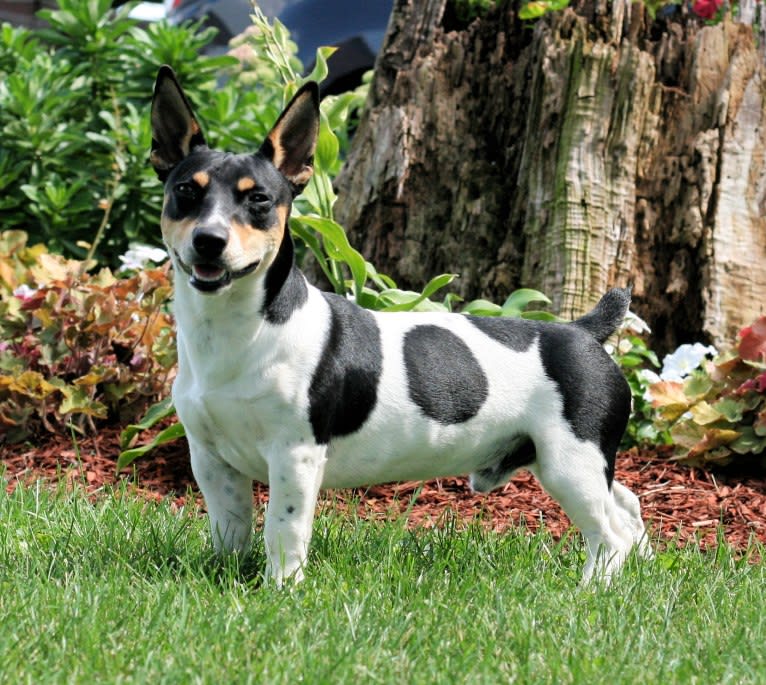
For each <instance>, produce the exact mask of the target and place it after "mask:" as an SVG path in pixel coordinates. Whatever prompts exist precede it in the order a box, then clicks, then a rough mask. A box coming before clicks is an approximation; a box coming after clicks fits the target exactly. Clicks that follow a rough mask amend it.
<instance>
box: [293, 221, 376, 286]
mask: <svg viewBox="0 0 766 685" xmlns="http://www.w3.org/2000/svg"><path fill="white" fill-rule="evenodd" d="M294 220H295V221H299V222H302V223H304V224H306V225H308V226H310V227H311V228H313V229H314V230H315V231H317V233H319V234H320V235H321V236H322V238H323V239H324V241H325V244H326V245H329V246H330V247H331V248H332V249H334V250H336V251H337V256H335V257H334V258H336V259H342V260H343V261H344V262H345V263H346V264H347V265H348V267H349V269H350V270H351V275H352V277H353V279H354V297H355V298H356V299H357V300H358V299H359V298H360V297H361V294H362V288H363V287H364V283H365V281H366V280H367V264H366V262H365V261H364V257H362V255H361V254H359V252H357V251H356V250H355V249H354V248H353V247H351V244H350V243H349V242H348V237H347V236H346V232H345V231H344V230H343V227H342V226H340V224H338V223H336V222H335V221H333V220H332V219H326V218H324V217H321V216H311V215H302V216H298V217H295V219H294Z"/></svg>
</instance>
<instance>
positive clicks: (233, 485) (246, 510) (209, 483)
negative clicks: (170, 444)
mask: <svg viewBox="0 0 766 685" xmlns="http://www.w3.org/2000/svg"><path fill="white" fill-rule="evenodd" d="M189 449H190V452H191V465H192V471H193V472H194V478H195V480H196V481H197V485H199V489H200V490H201V491H202V495H203V496H204V498H205V504H206V505H207V512H208V517H209V519H210V532H211V534H212V537H213V547H214V548H215V551H216V552H219V553H221V552H245V551H247V549H248V547H249V545H250V535H251V532H252V529H253V481H252V480H251V479H250V478H248V477H247V476H243V475H242V474H241V473H240V472H239V471H236V470H235V469H233V468H232V467H231V466H229V465H228V464H227V463H226V462H225V461H223V460H222V459H221V458H220V457H218V456H217V455H215V454H213V453H212V452H211V451H210V450H208V449H207V448H205V447H204V446H202V445H201V444H199V443H197V442H196V441H195V440H193V439H191V438H190V439H189Z"/></svg>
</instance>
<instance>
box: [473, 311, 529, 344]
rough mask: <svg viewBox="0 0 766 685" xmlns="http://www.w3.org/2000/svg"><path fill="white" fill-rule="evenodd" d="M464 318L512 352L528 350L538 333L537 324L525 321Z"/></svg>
mask: <svg viewBox="0 0 766 685" xmlns="http://www.w3.org/2000/svg"><path fill="white" fill-rule="evenodd" d="M466 318H467V319H468V320H469V321H470V322H471V323H472V324H473V325H474V326H476V328H478V329H479V330H480V331H481V332H482V333H484V335H488V336H489V337H490V338H492V339H493V340H496V341H497V342H499V343H501V344H503V345H505V346H506V347H509V348H510V349H512V350H513V351H514V352H524V351H525V350H527V349H529V346H530V345H531V344H532V343H533V342H534V339H535V337H536V336H537V333H538V324H537V323H536V322H535V321H528V320H526V319H511V318H508V317H501V316H497V317H494V316H467V317H466Z"/></svg>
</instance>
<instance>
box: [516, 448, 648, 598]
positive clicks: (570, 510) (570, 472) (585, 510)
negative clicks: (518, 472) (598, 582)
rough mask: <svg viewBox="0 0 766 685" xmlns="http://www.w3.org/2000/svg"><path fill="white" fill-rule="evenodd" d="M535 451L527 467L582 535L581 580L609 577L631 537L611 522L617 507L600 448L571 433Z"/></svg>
mask: <svg viewBox="0 0 766 685" xmlns="http://www.w3.org/2000/svg"><path fill="white" fill-rule="evenodd" d="M537 455H538V459H537V461H536V462H535V463H534V464H532V465H530V466H529V467H528V468H529V470H530V471H531V472H532V473H534V474H535V476H536V477H537V478H538V480H539V481H540V483H541V484H542V486H543V487H544V488H545V490H546V491H547V492H548V493H549V494H550V495H551V497H553V498H554V499H555V500H556V501H557V502H558V503H559V504H560V505H561V507H562V508H563V509H564V511H565V512H566V514H567V516H569V518H570V520H571V521H572V523H574V525H575V526H577V527H578V528H579V529H580V531H581V532H582V534H583V537H584V538H585V544H586V549H587V558H586V562H585V567H584V569H583V576H582V583H583V584H585V583H587V582H588V581H590V580H591V578H593V577H594V576H595V577H597V578H600V579H603V580H605V581H607V582H608V581H609V580H610V579H611V577H612V576H613V575H614V574H615V573H616V572H617V571H618V570H619V569H620V567H621V566H622V564H623V562H624V561H625V558H626V556H627V555H628V552H629V551H630V548H631V547H632V545H633V537H632V535H631V533H630V531H629V530H627V529H626V528H624V526H622V525H619V524H618V525H617V526H615V521H616V520H619V519H620V512H619V511H618V508H617V504H616V502H615V500H614V496H613V493H612V491H611V490H610V488H609V486H608V483H607V478H606V473H605V469H604V467H605V465H606V462H605V460H604V456H603V455H602V453H601V450H600V449H599V448H598V447H596V445H594V444H592V443H589V442H583V441H580V440H577V439H576V438H574V437H571V438H566V439H562V440H560V441H555V443H552V442H550V441H549V442H546V443H541V444H539V445H538V447H537Z"/></svg>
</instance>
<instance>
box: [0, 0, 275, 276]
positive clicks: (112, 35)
mask: <svg viewBox="0 0 766 685" xmlns="http://www.w3.org/2000/svg"><path fill="white" fill-rule="evenodd" d="M111 4H112V3H111V0H93V1H92V2H81V1H80V0H60V3H59V6H60V8H59V9H58V10H56V11H44V12H42V13H41V15H42V16H44V17H45V18H46V20H47V21H48V24H49V28H46V29H40V30H37V31H28V30H26V29H21V28H12V27H11V26H9V25H3V26H2V29H1V30H0V128H1V129H2V130H3V140H2V144H1V147H0V188H2V190H3V193H2V199H1V200H0V224H1V225H2V226H3V227H4V228H6V229H17V230H24V231H26V232H27V233H28V234H29V239H30V243H32V244H35V243H37V242H42V243H44V244H45V245H47V247H48V249H49V250H51V251H53V252H60V253H62V254H65V255H66V256H68V257H77V258H79V259H84V258H88V257H95V258H96V259H97V261H98V263H99V264H101V265H111V266H117V261H116V259H117V255H119V254H122V253H124V252H125V250H126V248H127V246H128V244H129V243H130V242H132V241H140V242H145V243H154V244H158V243H159V242H160V234H159V228H158V216H159V211H160V205H161V200H162V190H161V186H160V183H159V181H158V180H157V179H156V177H155V174H154V172H153V170H152V169H151V167H150V166H149V165H148V163H147V159H148V151H149V149H150V144H151V131H150V124H149V116H148V104H149V100H150V97H151V92H152V88H153V84H154V79H155V77H156V74H157V68H158V66H159V65H160V64H171V65H173V67H174V69H175V70H176V71H177V73H178V75H179V78H180V79H181V81H182V82H183V83H184V85H185V86H186V87H187V88H188V90H189V93H190V94H191V96H192V99H193V100H194V101H195V102H194V104H195V106H196V107H197V108H198V111H199V112H200V114H201V116H202V118H203V120H204V119H206V118H207V119H209V120H215V121H216V122H220V124H221V125H220V128H219V129H218V131H219V133H218V135H216V134H213V135H211V136H210V139H211V142H212V143H214V144H220V143H223V144H225V145H226V146H232V147H235V145H236V146H237V147H239V148H243V147H245V146H247V145H252V144H253V143H252V141H254V140H255V141H257V140H260V139H261V138H262V136H263V134H264V133H265V131H264V126H263V125H262V124H261V122H264V121H270V120H271V118H272V116H276V113H278V111H279V109H280V107H281V104H282V103H281V99H279V98H281V90H280V91H277V89H273V88H272V89H270V90H269V89H264V88H261V89H259V90H258V91H257V92H256V89H255V88H254V87H252V86H249V87H247V88H242V87H240V86H241V84H240V83H239V76H240V70H239V69H238V65H239V61H238V60H236V59H235V58H233V57H228V56H225V57H205V56H200V55H199V54H198V53H199V50H200V48H202V47H203V46H204V45H205V44H207V43H208V42H209V41H210V40H211V38H212V37H213V35H214V31H213V30H212V29H208V30H206V31H202V32H197V30H196V28H197V27H187V28H184V27H173V26H169V25H167V24H165V23H159V24H152V25H151V26H149V27H148V28H147V29H143V28H140V27H139V26H137V25H136V22H134V21H133V20H131V19H129V18H128V16H127V11H128V8H126V7H121V8H120V9H118V10H112V9H111ZM224 77H226V78H228V79H229V81H228V84H227V86H226V87H224V88H223V89H219V88H218V86H219V81H220V79H221V78H224Z"/></svg>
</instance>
